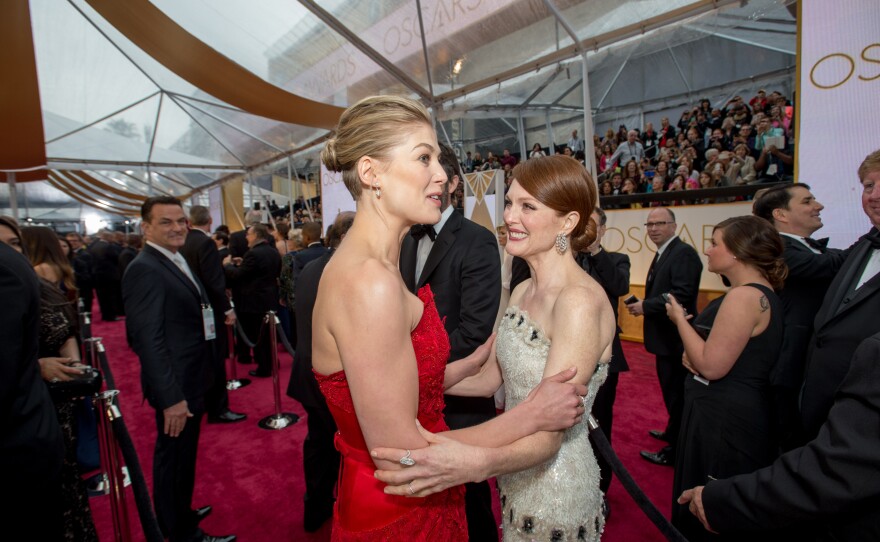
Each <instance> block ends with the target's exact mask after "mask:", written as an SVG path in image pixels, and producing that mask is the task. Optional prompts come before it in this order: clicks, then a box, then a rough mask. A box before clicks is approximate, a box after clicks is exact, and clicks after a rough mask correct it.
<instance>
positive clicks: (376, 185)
mask: <svg viewBox="0 0 880 542" xmlns="http://www.w3.org/2000/svg"><path fill="white" fill-rule="evenodd" d="M373 194H375V195H376V199H382V189H381V188H379V183H377V182H376V181H373Z"/></svg>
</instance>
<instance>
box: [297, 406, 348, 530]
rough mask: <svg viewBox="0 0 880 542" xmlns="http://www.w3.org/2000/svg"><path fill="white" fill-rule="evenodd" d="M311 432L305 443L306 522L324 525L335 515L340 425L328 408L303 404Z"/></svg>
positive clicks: (304, 515)
mask: <svg viewBox="0 0 880 542" xmlns="http://www.w3.org/2000/svg"><path fill="white" fill-rule="evenodd" d="M303 408H304V409H305V411H306V415H307V416H306V422H307V424H308V430H309V433H308V435H306V439H305V441H304V442H303V472H304V475H305V476H304V477H305V481H306V495H305V509H304V512H303V517H304V519H305V523H306V524H308V523H310V522H321V521H323V520H325V519H327V518H328V517H330V516H331V515H332V514H333V502H334V501H335V498H334V497H333V490H334V489H335V488H336V481H337V479H338V478H339V460H340V455H339V452H338V451H337V450H336V447H335V446H334V445H333V436H334V435H335V434H336V422H335V421H333V416H332V415H331V414H330V409H328V408H327V407H326V406H323V407H318V406H311V405H303Z"/></svg>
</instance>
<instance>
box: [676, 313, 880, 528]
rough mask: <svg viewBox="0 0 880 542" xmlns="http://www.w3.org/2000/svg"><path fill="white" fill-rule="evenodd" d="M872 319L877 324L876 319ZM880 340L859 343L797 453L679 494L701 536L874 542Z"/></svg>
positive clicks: (879, 478) (879, 493)
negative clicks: (708, 532) (760, 534)
mask: <svg viewBox="0 0 880 542" xmlns="http://www.w3.org/2000/svg"><path fill="white" fill-rule="evenodd" d="M875 318H876V316H875ZM877 360H880V333H877V334H874V335H872V336H871V337H869V338H867V339H865V340H864V341H862V342H861V343H860V345H859V346H858V348H857V349H856V350H855V353H854V355H853V356H852V360H851V362H850V360H847V362H848V363H846V365H847V366H848V372H847V374H846V376H845V378H844V379H843V382H842V383H841V384H840V387H839V388H838V389H837V392H836V394H835V396H834V403H833V405H832V408H831V410H830V412H829V413H828V419H827V420H826V421H825V423H824V424H823V425H822V426H821V427H820V429H819V431H818V434H817V435H816V437H815V438H813V439H812V440H811V441H810V442H808V443H807V444H806V445H804V446H803V447H801V448H796V449H794V450H791V451H789V452H787V453H786V454H784V455H782V456H781V457H779V458H778V459H777V460H776V461H775V462H774V463H773V464H772V465H770V466H768V467H765V468H763V469H760V470H758V471H755V472H753V473H750V474H742V475H739V476H734V477H733V478H728V479H725V480H717V481H712V482H709V483H708V484H707V485H706V486H697V487H696V488H694V489H689V490H687V491H685V492H684V493H683V495H682V498H681V499H680V500H679V502H680V503H682V504H685V503H688V502H690V510H691V512H692V513H693V514H694V515H695V516H697V518H698V519H700V521H701V522H702V523H703V525H704V526H705V527H706V528H707V529H712V530H715V531H718V532H720V533H722V534H728V535H731V534H734V535H735V534H737V533H739V534H741V536H740V537H739V538H740V539H742V540H748V539H749V535H750V533H754V532H755V531H765V532H768V533H769V532H771V531H775V532H776V533H778V536H777V538H778V539H779V540H784V539H788V540H801V541H814V542H820V541H822V542H832V541H834V542H862V541H863V540H878V539H880V469H878V468H877V465H880V433H878V431H877V427H878V426H880V363H878V362H877Z"/></svg>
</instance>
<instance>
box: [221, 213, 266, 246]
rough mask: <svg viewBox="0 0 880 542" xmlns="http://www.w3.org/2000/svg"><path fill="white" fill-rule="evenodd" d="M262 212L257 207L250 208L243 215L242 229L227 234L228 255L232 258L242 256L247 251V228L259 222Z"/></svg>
mask: <svg viewBox="0 0 880 542" xmlns="http://www.w3.org/2000/svg"><path fill="white" fill-rule="evenodd" d="M262 218H263V213H261V212H260V211H259V209H252V210H250V211H248V212H247V214H245V215H244V229H243V230H239V231H235V232H232V233H231V234H229V255H230V256H232V257H233V258H244V253H245V252H247V251H248V240H247V230H248V228H250V227H251V226H255V225H257V224H259V223H260V220H261V219H262Z"/></svg>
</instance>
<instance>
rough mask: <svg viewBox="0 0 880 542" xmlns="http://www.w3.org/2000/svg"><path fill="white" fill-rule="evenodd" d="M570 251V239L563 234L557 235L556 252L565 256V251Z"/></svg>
mask: <svg viewBox="0 0 880 542" xmlns="http://www.w3.org/2000/svg"><path fill="white" fill-rule="evenodd" d="M566 250H568V237H566V236H565V234H563V233H562V232H560V233H557V234H556V252H558V253H560V254H565V251H566Z"/></svg>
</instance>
